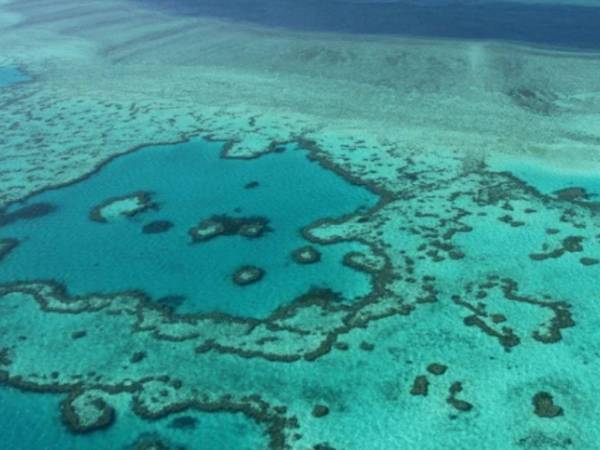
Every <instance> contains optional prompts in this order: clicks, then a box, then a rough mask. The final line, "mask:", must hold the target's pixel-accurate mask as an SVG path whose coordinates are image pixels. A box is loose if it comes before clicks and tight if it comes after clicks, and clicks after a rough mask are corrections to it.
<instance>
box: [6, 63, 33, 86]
mask: <svg viewBox="0 0 600 450" xmlns="http://www.w3.org/2000/svg"><path fill="white" fill-rule="evenodd" d="M27 80H29V77H28V76H27V75H26V74H24V73H23V72H22V71H20V70H19V69H18V68H17V67H11V66H4V67H2V66H0V88H2V87H5V86H9V85H11V84H15V83H20V82H23V81H27Z"/></svg>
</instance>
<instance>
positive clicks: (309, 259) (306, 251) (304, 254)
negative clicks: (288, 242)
mask: <svg viewBox="0 0 600 450" xmlns="http://www.w3.org/2000/svg"><path fill="white" fill-rule="evenodd" d="M292 259H293V260H294V261H295V262H296V263H298V264H314V263H317V262H319V261H320V260H321V253H320V252H319V251H318V250H317V249H316V248H314V247H313V246H311V245H307V246H305V247H300V248H297V249H296V250H294V251H293V252H292Z"/></svg>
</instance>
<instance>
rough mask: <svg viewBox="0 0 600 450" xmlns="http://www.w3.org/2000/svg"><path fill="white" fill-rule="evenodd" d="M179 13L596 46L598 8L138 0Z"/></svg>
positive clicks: (320, 27)
mask: <svg viewBox="0 0 600 450" xmlns="http://www.w3.org/2000/svg"><path fill="white" fill-rule="evenodd" d="M137 1H139V2H141V3H145V4H149V5H151V6H153V7H159V8H162V9H164V10H167V11H171V12H174V13H177V14H189V15H199V16H208V17H216V18H222V19H229V20H234V21H243V22H251V23H255V24H259V25H264V26H269V27H284V28H289V29H294V30H305V31H319V32H341V33H364V34H390V35H401V36H414V37H428V38H456V39H484V40H485V39H497V40H504V41H522V42H528V43H533V44H541V45H551V46H560V47H574V48H598V47H600V7H588V6H570V5H557V4H554V5H549V4H522V3H516V2H497V3H494V2H485V3H473V2H470V3H466V2H465V3H463V2H437V1H433V2H432V1H431V0H430V1H419V2H410V3H408V2H360V3H353V2H348V1H340V0H337V1H336V0H137Z"/></svg>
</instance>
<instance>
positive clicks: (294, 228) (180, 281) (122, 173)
mask: <svg viewBox="0 0 600 450" xmlns="http://www.w3.org/2000/svg"><path fill="white" fill-rule="evenodd" d="M220 149H221V144H220V143H207V142H204V141H201V140H199V139H198V140H194V141H192V142H190V143H185V144H179V145H170V146H158V147H152V148H148V149H144V150H142V151H138V152H135V153H132V154H129V155H126V156H123V157H121V158H118V159H116V160H114V161H112V162H111V163H110V164H108V165H107V166H106V167H104V168H103V169H102V170H101V171H100V172H99V173H97V174H96V175H94V176H92V177H91V178H89V179H88V180H86V181H83V182H80V183H76V184H73V185H71V186H68V187H65V188H62V189H57V190H54V191H49V192H46V193H43V194H40V195H37V196H35V197H33V198H31V199H30V200H29V201H28V202H27V204H26V205H25V206H27V205H29V206H30V205H35V204H40V203H46V204H49V205H53V206H54V207H55V208H56V209H55V211H53V212H50V213H49V214H47V215H45V216H42V217H38V218H35V219H22V220H16V221H9V222H10V223H8V224H6V225H5V226H4V227H0V237H12V238H18V239H19V240H20V241H21V244H20V246H19V247H18V248H17V249H16V250H14V251H13V252H12V253H11V254H10V255H9V256H8V257H6V258H5V259H4V261H3V263H2V266H1V267H0V281H2V282H10V281H15V280H37V279H44V280H47V279H54V280H57V281H59V282H61V283H65V284H66V286H68V289H69V292H71V293H73V294H84V293H92V292H116V291H121V290H130V289H139V290H143V291H145V292H147V293H148V294H150V295H151V296H152V297H153V298H154V299H158V298H162V297H167V296H177V297H181V296H182V297H184V300H183V303H182V304H181V306H180V309H179V311H180V312H212V311H219V312H224V313H230V314H234V315H239V316H248V317H260V316H265V315H267V314H268V313H270V312H271V311H273V310H274V309H275V308H276V307H277V306H279V305H281V304H286V303H289V302H290V301H291V300H293V299H294V298H295V297H297V296H299V295H302V294H303V293H305V292H306V291H307V290H308V289H309V288H311V287H318V288H329V289H332V290H334V291H336V292H340V293H342V294H343V295H344V297H345V298H347V299H349V300H352V299H354V298H357V297H359V296H361V295H365V294H367V293H368V292H369V290H370V280H369V278H368V277H367V276H366V275H365V274H363V273H359V272H357V271H355V270H352V269H350V268H348V267H346V266H343V265H342V264H341V262H342V258H343V256H344V254H346V253H347V252H348V251H352V250H360V248H361V246H360V245H359V244H356V243H342V244H336V245H331V246H317V247H318V248H319V250H320V251H321V253H322V258H321V261H320V262H319V263H318V264H312V265H299V264H296V263H294V261H293V260H292V258H291V252H292V251H293V250H294V249H296V248H298V247H301V246H304V245H307V244H308V242H307V241H306V240H304V239H303V237H302V236H301V234H300V230H301V228H302V227H304V226H306V225H309V224H310V223H312V222H313V221H315V220H317V219H320V218H324V217H336V216H341V215H343V214H347V213H350V212H353V211H354V210H356V209H358V208H367V207H370V206H372V205H374V203H375V202H376V201H377V197H376V196H375V195H373V194H371V193H370V192H369V191H367V190H365V189H363V188H361V187H358V186H355V185H352V184H349V183H347V182H346V181H344V180H343V179H342V178H340V177H338V176H336V175H335V174H333V173H332V172H330V171H327V170H325V169H323V168H321V167H320V166H319V165H318V164H317V163H311V162H310V161H309V160H308V159H307V157H306V153H305V152H303V151H301V150H297V149H294V148H292V147H290V148H288V149H287V150H286V151H285V152H283V153H273V154H270V155H266V156H264V157H262V158H259V159H256V160H253V161H250V162H248V161H243V160H230V159H222V158H220V157H219V152H220ZM253 181H257V182H258V183H259V185H258V187H255V188H253V189H246V188H245V186H246V184H248V183H250V182H253ZM136 191H150V192H152V193H153V200H154V201H156V202H157V203H158V205H159V208H158V210H149V211H147V212H145V213H142V214H139V215H137V216H135V217H133V218H123V219H122V220H119V221H116V222H114V223H107V224H103V223H98V222H94V221H92V220H90V219H89V214H90V211H91V210H92V209H93V207H94V206H96V205H98V204H100V203H102V202H103V201H104V200H106V199H108V198H111V197H117V196H122V195H126V194H130V193H132V192H136ZM22 207H23V205H18V206H14V207H13V208H12V209H11V210H10V211H9V213H10V212H14V211H16V210H18V209H19V208H22ZM215 214H228V215H230V216H232V217H248V216H264V217H267V218H268V219H269V220H270V223H269V226H270V227H271V228H272V229H273V231H272V232H268V233H265V234H264V235H263V236H262V237H260V238H258V239H246V238H243V237H241V236H237V235H236V236H220V237H218V238H215V239H212V240H210V241H206V242H202V243H196V244H191V242H190V237H189V236H188V230H189V229H190V228H191V227H193V226H195V225H196V224H198V222H199V221H201V220H204V219H207V218H209V217H211V216H213V215H215ZM156 220H168V221H170V222H172V223H173V224H174V227H173V228H171V229H170V230H168V231H167V232H165V233H158V234H145V233H143V232H142V228H143V226H144V225H145V224H148V223H150V222H152V221H156ZM243 265H255V266H258V267H260V268H262V269H263V270H264V271H265V276H264V278H263V279H262V280H261V281H260V282H258V283H255V284H252V285H248V286H244V287H240V286H237V285H235V284H234V283H233V282H232V275H233V274H234V273H235V271H236V269H237V268H239V267H240V266H243Z"/></svg>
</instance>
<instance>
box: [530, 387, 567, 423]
mask: <svg viewBox="0 0 600 450" xmlns="http://www.w3.org/2000/svg"><path fill="white" fill-rule="evenodd" d="M531 402H532V403H533V407H534V411H533V412H534V413H535V415H536V416H539V417H545V418H548V419H553V418H555V417H558V416H562V415H563V414H564V411H563V409H562V408H561V407H560V406H558V405H557V404H555V403H554V398H553V397H552V395H551V394H550V393H548V392H545V391H540V392H537V393H536V394H535V395H534V396H533V398H532V399H531Z"/></svg>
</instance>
